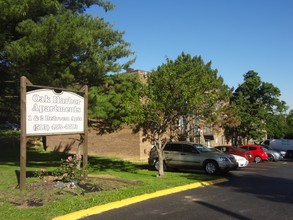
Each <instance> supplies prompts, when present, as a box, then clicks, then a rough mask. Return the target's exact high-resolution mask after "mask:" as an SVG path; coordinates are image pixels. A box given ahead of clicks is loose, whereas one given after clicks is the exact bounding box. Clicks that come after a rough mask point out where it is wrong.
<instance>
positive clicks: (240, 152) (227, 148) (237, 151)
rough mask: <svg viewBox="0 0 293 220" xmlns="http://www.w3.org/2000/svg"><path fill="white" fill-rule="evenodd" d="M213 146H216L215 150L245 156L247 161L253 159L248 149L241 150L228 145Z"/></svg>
mask: <svg viewBox="0 0 293 220" xmlns="http://www.w3.org/2000/svg"><path fill="white" fill-rule="evenodd" d="M214 148H216V149H217V150H220V151H221V152H223V153H225V154H233V155H238V156H241V157H245V158H246V160H248V162H253V161H254V158H253V156H252V154H251V152H250V151H246V150H243V149H240V148H237V147H234V146H230V145H223V146H216V147H214Z"/></svg>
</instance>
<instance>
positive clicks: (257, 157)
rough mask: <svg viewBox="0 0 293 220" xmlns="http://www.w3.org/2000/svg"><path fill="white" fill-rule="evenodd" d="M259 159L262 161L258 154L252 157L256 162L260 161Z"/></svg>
mask: <svg viewBox="0 0 293 220" xmlns="http://www.w3.org/2000/svg"><path fill="white" fill-rule="evenodd" d="M261 161H262V159H261V158H260V157H259V156H256V157H255V158H254V162H256V163H260V162H261Z"/></svg>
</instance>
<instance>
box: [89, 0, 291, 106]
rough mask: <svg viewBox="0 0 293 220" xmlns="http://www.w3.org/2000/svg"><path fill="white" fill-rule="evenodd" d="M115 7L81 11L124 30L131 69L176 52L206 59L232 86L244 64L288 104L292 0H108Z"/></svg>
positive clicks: (240, 80)
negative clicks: (276, 90)
mask: <svg viewBox="0 0 293 220" xmlns="http://www.w3.org/2000/svg"><path fill="white" fill-rule="evenodd" d="M111 2H112V3H113V4H115V6H116V7H115V9H113V10H111V11H108V12H107V13H104V12H103V10H102V9H101V8H97V7H91V8H90V9H89V10H88V11H87V13H89V14H91V15H93V16H95V17H96V16H98V17H102V18H104V20H105V21H106V22H109V23H111V24H112V25H113V29H115V30H119V31H124V32H125V34H124V35H123V39H124V40H125V41H126V42H129V43H130V44H131V46H130V49H131V50H132V51H134V52H135V57H136V62H135V63H134V64H133V65H132V66H131V68H133V69H135V70H137V69H138V70H144V71H151V70H154V69H157V67H158V66H160V65H162V64H163V63H166V59H167V58H168V59H171V60H176V59H177V57H178V56H180V55H181V53H182V52H184V53H185V54H190V55H191V56H201V57H202V59H203V60H204V62H205V63H207V62H210V61H211V62H212V69H217V70H218V75H219V76H222V77H223V79H224V82H225V84H227V85H228V86H229V87H230V88H231V87H234V89H235V88H237V87H238V85H239V84H241V83H243V75H244V74H245V73H247V72H248V71H250V70H253V71H255V72H257V73H258V75H259V76H260V77H261V80H262V81H263V82H268V83H272V84H273V85H274V86H275V87H277V88H279V89H280V92H281V96H280V97H279V98H280V100H283V101H285V102H286V103H287V105H288V106H289V109H292V110H293V85H292V83H293V1H292V0H180V1H176V0H112V1H111Z"/></svg>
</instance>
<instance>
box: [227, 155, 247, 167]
mask: <svg viewBox="0 0 293 220" xmlns="http://www.w3.org/2000/svg"><path fill="white" fill-rule="evenodd" d="M230 155H232V156H233V157H235V160H236V161H237V163H238V167H239V168H242V167H246V166H248V164H249V161H248V160H247V159H246V158H245V157H242V156H239V155H236V154H230Z"/></svg>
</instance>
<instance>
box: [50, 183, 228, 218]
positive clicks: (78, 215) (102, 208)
mask: <svg viewBox="0 0 293 220" xmlns="http://www.w3.org/2000/svg"><path fill="white" fill-rule="evenodd" d="M226 181H228V180H227V179H225V178H221V179H217V180H212V181H204V182H198V183H193V184H188V185H184V186H178V187H174V188H171V189H165V190H161V191H157V192H154V193H150V194H144V195H140V196H135V197H132V198H128V199H123V200H121V201H116V202H111V203H108V204H104V205H100V206H95V207H91V208H88V209H84V210H80V211H76V212H72V213H69V214H66V215H63V216H58V217H55V218H54V219H53V220H76V219H81V218H83V217H86V216H89V215H93V214H99V213H102V212H106V211H109V210H111V209H116V208H121V207H123V206H127V205H131V204H134V203H137V202H141V201H144V200H148V199H152V198H156V197H160V196H164V195H168V194H172V193H177V192H181V191H185V190H189V189H194V188H197V187H204V186H209V185H213V184H217V183H222V182H226Z"/></svg>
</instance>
